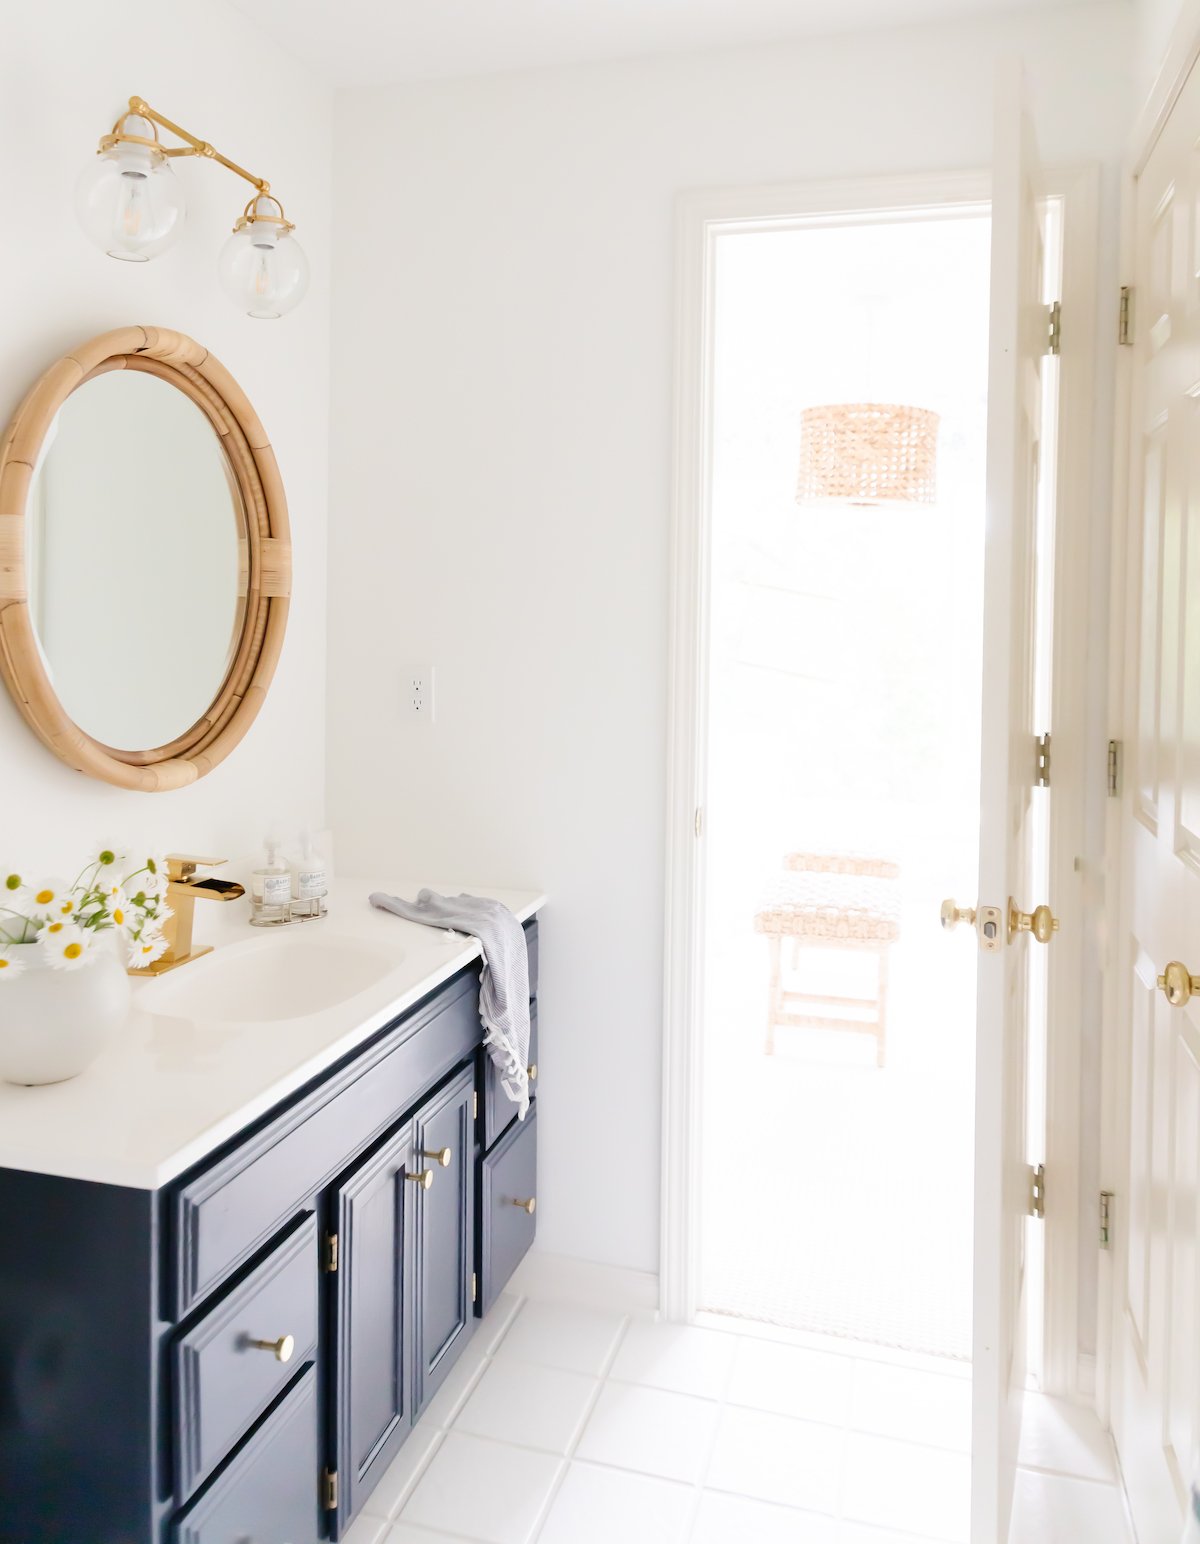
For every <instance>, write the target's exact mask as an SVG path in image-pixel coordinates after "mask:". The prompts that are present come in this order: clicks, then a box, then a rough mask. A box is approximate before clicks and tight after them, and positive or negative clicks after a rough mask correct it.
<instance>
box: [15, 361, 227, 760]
mask: <svg viewBox="0 0 1200 1544" xmlns="http://www.w3.org/2000/svg"><path fill="white" fill-rule="evenodd" d="M27 510H28V524H27V536H28V543H27V550H26V565H27V570H28V579H29V602H30V611H31V614H32V620H33V626H34V631H35V633H36V635H37V640H38V644H39V646H40V648H41V652H42V656H43V659H44V661H45V666H46V671H47V674H48V675H49V677H50V680H51V682H52V684H53V686H54V690H55V692H56V693H57V695H58V698H59V700H60V702H61V703H62V705H63V707H64V708H65V710H66V712H67V713H68V714H69V715H70V717H71V718H72V719H74V721H75V723H76V724H78V725H79V727H80V728H81V729H83V730H84V731H85V732H86V733H87V734H89V735H91V736H92V737H93V738H94V739H96V740H99V741H100V742H101V743H102V744H104V745H107V746H110V747H112V748H113V749H115V750H122V751H144V750H151V749H156V748H157V747H159V746H162V745H167V744H169V743H170V742H171V741H173V740H175V739H176V738H178V736H180V735H181V734H183V733H185V732H186V731H187V730H188V729H190V728H191V726H192V725H193V724H194V723H196V721H197V720H198V719H200V718H201V717H202V716H203V715H204V714H205V713H206V712H207V711H208V709H209V707H210V706H211V705H212V702H213V699H214V698H215V697H216V696H217V695H218V693H219V691H220V689H221V684H222V682H223V681H224V679H225V676H226V674H227V672H228V670H229V666H230V663H231V661H232V659H233V656H234V653H235V651H236V649H237V645H238V641H239V639H240V637H241V632H242V624H243V618H244V614H245V606H246V594H245V592H246V573H247V554H248V545H247V541H246V530H247V526H246V519H245V513H244V510H243V508H242V500H241V494H240V492H239V489H238V486H237V483H236V481H235V480H234V477H233V473H232V470H231V468H230V466H229V463H228V460H227V458H226V455H225V451H224V449H223V447H222V445H221V441H220V437H219V436H218V434H217V432H216V430H215V429H214V427H213V425H212V423H211V422H210V421H209V419H208V417H207V415H206V414H205V412H204V411H203V409H202V408H200V407H199V406H198V405H197V404H196V403H195V402H193V401H192V400H191V398H190V397H188V396H187V395H186V394H185V393H184V392H183V391H180V390H178V389H177V388H176V387H174V386H172V385H170V384H169V383H168V382H167V381H164V380H162V379H160V378H159V377H158V376H156V375H151V374H149V373H147V372H145V371H142V370H137V369H122V370H109V371H107V372H105V373H103V374H100V375H96V376H93V377H92V378H91V379H89V380H86V381H84V383H83V384H82V385H81V386H80V387H78V388H77V390H75V391H74V392H72V393H71V395H70V396H69V397H68V398H67V400H66V401H65V402H64V403H63V405H62V407H61V408H60V409H59V411H58V414H57V416H56V417H55V419H54V422H53V423H52V425H51V427H50V431H49V433H48V434H47V435H46V438H45V440H44V442H43V445H42V450H41V454H40V456H39V457H38V464H37V466H36V467H35V469H34V474H33V482H32V485H31V488H30V493H29V502H28V505H27Z"/></svg>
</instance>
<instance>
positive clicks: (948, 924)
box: [941, 897, 975, 933]
mask: <svg viewBox="0 0 1200 1544" xmlns="http://www.w3.org/2000/svg"><path fill="white" fill-rule="evenodd" d="M941 917H942V926H943V927H944V928H945V929H946V931H947V933H952V932H953V931H954V929H955V928H956V927H957V926H958V924H959V923H960V922H965V923H966V924H967V926H968V927H974V926H975V908H974V906H960V905H959V904H958V902H957V901H956V900H954V898H953V897H951V898H950V899H949V900H947V901H943V902H942V912H941Z"/></svg>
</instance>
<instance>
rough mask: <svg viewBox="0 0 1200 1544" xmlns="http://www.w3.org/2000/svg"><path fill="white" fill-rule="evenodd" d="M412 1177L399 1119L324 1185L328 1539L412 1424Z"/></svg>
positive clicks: (407, 1137) (408, 1139)
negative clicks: (332, 1492) (332, 1475)
mask: <svg viewBox="0 0 1200 1544" xmlns="http://www.w3.org/2000/svg"><path fill="white" fill-rule="evenodd" d="M420 1173H421V1166H420V1165H419V1164H418V1163H416V1162H415V1161H414V1145H413V1124H412V1122H411V1121H408V1122H406V1123H405V1124H404V1125H403V1126H402V1127H401V1128H400V1129H399V1130H398V1131H396V1132H394V1133H393V1134H392V1135H391V1136H389V1137H388V1138H387V1139H386V1140H385V1141H384V1143H383V1145H382V1146H381V1147H378V1148H376V1149H375V1150H374V1151H373V1152H371V1153H369V1154H368V1155H367V1157H366V1158H364V1159H362V1160H361V1161H360V1162H359V1163H358V1164H357V1166H356V1167H355V1168H353V1169H352V1170H351V1171H350V1173H349V1174H347V1175H346V1176H344V1178H342V1179H341V1180H339V1181H338V1182H337V1183H336V1184H335V1186H334V1188H333V1194H332V1202H331V1216H332V1219H333V1222H334V1224H335V1227H336V1234H337V1240H338V1245H337V1251H338V1252H337V1270H336V1272H334V1273H333V1274H332V1276H331V1280H332V1282H333V1292H332V1300H333V1309H334V1311H333V1313H332V1315H331V1323H330V1338H331V1351H332V1364H331V1365H332V1375H331V1380H330V1383H331V1394H332V1400H331V1409H332V1426H333V1447H334V1453H335V1455H336V1473H337V1477H338V1479H337V1490H336V1502H337V1504H336V1507H334V1508H333V1509H332V1510H333V1518H332V1521H333V1523H334V1525H335V1532H336V1534H337V1535H338V1536H340V1535H341V1533H343V1532H344V1531H345V1529H346V1527H347V1526H348V1525H349V1522H350V1519H351V1518H352V1517H353V1516H354V1515H355V1513H356V1512H357V1511H358V1509H359V1507H361V1505H362V1503H363V1502H364V1501H365V1500H366V1498H367V1496H369V1495H370V1493H371V1491H372V1490H373V1489H374V1487H375V1485H376V1484H377V1482H378V1480H379V1476H380V1475H381V1474H382V1473H383V1472H384V1470H385V1469H386V1468H387V1466H388V1464H389V1463H390V1462H391V1461H392V1459H393V1458H394V1457H395V1455H396V1453H397V1452H398V1451H399V1449H400V1446H401V1444H402V1443H403V1441H404V1439H405V1437H407V1436H408V1433H409V1430H410V1428H411V1426H412V1387H413V1376H412V1346H413V1314H412V1279H413V1248H412V1242H411V1241H412V1238H413V1228H414V1219H415V1215H416V1189H417V1184H418V1183H419V1180H418V1176H419V1174H420Z"/></svg>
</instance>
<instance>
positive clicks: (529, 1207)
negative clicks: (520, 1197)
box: [513, 1196, 537, 1217]
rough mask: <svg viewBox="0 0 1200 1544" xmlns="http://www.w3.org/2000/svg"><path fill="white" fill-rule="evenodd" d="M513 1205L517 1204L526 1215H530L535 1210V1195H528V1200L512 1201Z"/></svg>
mask: <svg viewBox="0 0 1200 1544" xmlns="http://www.w3.org/2000/svg"><path fill="white" fill-rule="evenodd" d="M513 1205H514V1206H519V1207H520V1208H521V1210H522V1211H523V1212H524V1213H525V1214H526V1215H527V1216H529V1217H532V1216H533V1214H534V1212H535V1211H536V1210H537V1197H536V1196H530V1197H529V1200H528V1201H514V1202H513Z"/></svg>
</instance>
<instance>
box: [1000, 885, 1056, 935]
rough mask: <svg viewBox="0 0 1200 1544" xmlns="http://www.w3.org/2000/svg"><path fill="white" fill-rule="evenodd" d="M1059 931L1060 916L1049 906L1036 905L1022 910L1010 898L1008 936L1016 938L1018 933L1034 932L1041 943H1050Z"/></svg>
mask: <svg viewBox="0 0 1200 1544" xmlns="http://www.w3.org/2000/svg"><path fill="white" fill-rule="evenodd" d="M1057 932H1058V918H1057V917H1056V916H1055V915H1054V913H1053V912H1052V911H1051V910H1050V908H1049V906H1035V907H1034V908H1033V910H1032V911H1022V910H1021V908H1020V907H1019V906H1018V905H1017V903H1016V901H1014V900H1013V898H1012V896H1009V898H1008V936H1009V938H1010V939H1012V938H1015V937H1016V936H1017V934H1018V933H1032V934H1033V936H1034V937H1035V938H1036V939H1037V941H1038V943H1039V944H1048V943H1049V942H1050V940H1051V939H1052V938H1053V937H1054V935H1055V933H1057Z"/></svg>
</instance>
